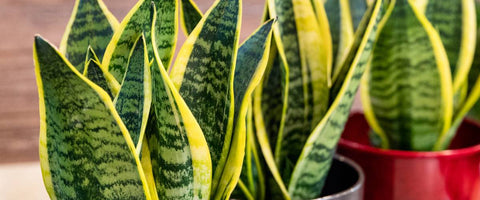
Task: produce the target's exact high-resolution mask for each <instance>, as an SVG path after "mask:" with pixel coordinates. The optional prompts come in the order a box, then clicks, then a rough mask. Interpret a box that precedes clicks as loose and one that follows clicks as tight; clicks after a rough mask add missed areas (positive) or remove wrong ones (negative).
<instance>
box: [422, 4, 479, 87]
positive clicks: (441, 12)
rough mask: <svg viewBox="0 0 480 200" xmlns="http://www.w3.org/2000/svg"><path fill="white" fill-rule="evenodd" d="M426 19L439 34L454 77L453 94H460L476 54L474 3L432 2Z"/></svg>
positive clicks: (428, 5)
mask: <svg viewBox="0 0 480 200" xmlns="http://www.w3.org/2000/svg"><path fill="white" fill-rule="evenodd" d="M425 15H426V17H427V18H428V20H429V21H430V22H431V23H432V25H433V26H434V27H435V29H436V30H437V31H438V32H439V34H440V37H441V39H442V42H443V45H444V47H445V50H446V52H447V56H448V61H449V63H450V70H451V73H452V76H454V79H453V91H454V93H458V92H459V91H460V89H461V87H462V86H463V85H464V84H466V78H467V76H468V71H469V70H470V66H471V65H472V61H473V56H474V53H475V39H476V29H477V27H476V16H475V2H474V0H449V1H438V0H436V1H434V0H430V1H428V4H427V7H426V11H425Z"/></svg>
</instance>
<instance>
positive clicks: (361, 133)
mask: <svg viewBox="0 0 480 200" xmlns="http://www.w3.org/2000/svg"><path fill="white" fill-rule="evenodd" d="M423 3H424V2H423ZM475 15H476V13H475V2H474V1H473V0H461V1H460V0H459V1H428V3H427V4H422V2H420V1H409V0H392V1H391V2H390V4H389V6H388V9H387V11H386V14H385V16H384V18H383V19H382V21H381V22H380V25H379V30H378V32H379V34H378V37H377V38H376V42H375V46H374V50H373V53H372V57H371V61H370V64H369V67H368V69H367V71H366V73H365V77H364V79H362V85H361V88H362V89H361V95H362V103H363V107H364V112H365V117H363V115H361V114H354V115H353V116H352V117H351V118H350V121H349V122H348V123H347V126H346V128H345V134H344V136H343V139H342V140H341V141H340V144H339V148H338V152H339V153H341V154H344V155H346V156H348V157H350V158H352V159H353V160H355V161H357V162H358V163H359V164H360V165H361V166H362V167H363V169H364V171H365V174H366V185H365V199H372V200H375V199H394V200H395V199H412V200H415V199H422V200H425V199H456V200H457V199H458V200H461V199H479V198H480V196H479V195H480V194H479V192H478V188H479V186H480V185H479V184H480V174H479V170H478V169H479V166H480V145H479V144H480V136H479V135H478V134H476V133H478V132H480V127H479V125H477V124H476V123H473V122H471V121H469V120H463V118H464V116H465V114H466V113H467V112H468V110H469V109H470V108H471V107H472V106H473V104H474V103H475V102H476V101H477V99H478V98H479V94H480V93H479V91H480V84H479V82H477V83H475V84H473V85H470V86H469V85H467V83H468V81H467V77H468V72H469V69H470V66H471V64H472V60H473V56H474V52H475V46H476V43H475V40H476V37H477V33H476V30H477V26H476V16H475ZM365 118H366V121H368V124H367V123H366V122H365ZM459 127H460V128H459ZM370 128H371V131H369V130H370ZM452 140H453V142H452Z"/></svg>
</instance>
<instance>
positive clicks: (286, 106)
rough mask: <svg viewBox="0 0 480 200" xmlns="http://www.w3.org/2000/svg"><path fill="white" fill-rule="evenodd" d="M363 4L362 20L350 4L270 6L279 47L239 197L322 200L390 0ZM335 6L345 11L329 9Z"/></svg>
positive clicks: (255, 111) (258, 108)
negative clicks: (275, 22) (380, 22)
mask: <svg viewBox="0 0 480 200" xmlns="http://www.w3.org/2000/svg"><path fill="white" fill-rule="evenodd" d="M363 2H364V3H365V7H364V11H363V12H365V15H364V17H363V20H362V21H361V22H360V20H358V19H357V18H354V20H353V19H352V16H351V13H353V12H351V11H350V9H349V8H348V6H349V1H327V2H323V1H267V3H266V4H267V6H266V14H265V17H266V18H270V17H276V18H277V20H278V23H277V24H276V25H274V28H273V33H274V34H273V35H274V41H275V42H273V43H272V48H271V52H270V59H269V63H268V67H267V69H266V72H265V76H264V77H263V79H262V82H261V83H260V85H259V86H258V87H257V89H256V90H255V94H254V98H253V100H252V103H251V104H252V106H251V108H252V109H250V110H249V112H248V115H247V116H248V118H247V144H246V153H245V154H246V156H245V162H244V166H243V169H242V174H241V179H240V181H239V184H238V187H237V190H236V192H235V195H234V197H235V198H239V199H313V198H318V197H320V195H321V192H322V188H323V186H324V183H325V179H326V177H327V174H328V171H329V169H330V165H331V163H332V159H333V157H334V152H335V148H336V145H337V142H338V140H339V138H340V134H341V132H342V130H343V125H344V123H345V121H346V119H347V118H348V114H349V111H350V107H351V105H352V101H353V99H354V95H353V94H355V92H356V90H357V87H358V84H359V82H360V78H361V76H362V74H363V72H364V70H365V66H366V63H367V61H368V58H369V55H370V51H371V46H372V42H373V39H374V38H375V37H376V30H377V25H378V22H379V19H380V18H381V16H383V13H384V6H385V1H375V2H372V4H371V6H370V7H369V9H368V10H367V9H366V8H367V6H366V1H363ZM327 6H329V7H328V8H324V7H327ZM335 6H336V9H337V10H338V11H341V12H334V10H333V9H329V8H330V7H331V8H335ZM190 7H194V6H190ZM356 8H361V7H356ZM365 10H366V11H365ZM327 11H330V12H327ZM358 12H361V11H358ZM340 16H341V17H340ZM353 22H356V23H353ZM340 24H341V26H340ZM329 26H331V29H330V28H329ZM335 26H338V27H335ZM354 28H356V31H354V30H355V29H354ZM354 32H355V34H354ZM334 35H335V37H334ZM350 178H352V180H353V179H355V180H359V177H358V176H357V177H355V176H353V175H352V176H351V177H350ZM352 183H355V181H352ZM352 186H353V184H352ZM352 186H350V187H352ZM352 188H353V189H352ZM352 188H350V189H351V191H350V192H352V191H353V192H352V193H354V194H361V188H360V187H356V186H355V187H352ZM336 189H338V188H336ZM337 192H338V191H337ZM350 195H351V193H350ZM352 196H355V195H352ZM337 197H338V196H337ZM326 198H327V199H328V198H329V197H326Z"/></svg>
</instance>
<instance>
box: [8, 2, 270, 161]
mask: <svg viewBox="0 0 480 200" xmlns="http://www.w3.org/2000/svg"><path fill="white" fill-rule="evenodd" d="M104 2H105V4H106V5H107V7H108V8H109V9H110V10H111V11H112V13H113V14H114V15H115V16H116V17H117V18H118V19H119V21H121V20H120V19H123V17H124V16H125V15H126V14H127V12H128V11H129V9H130V8H131V7H132V6H133V5H134V4H135V3H136V1H135V0H104ZM196 2H197V4H198V6H199V7H200V9H201V10H202V11H206V10H207V9H208V7H209V6H210V5H211V4H212V3H213V0H196ZM263 2H264V1H262V0H244V1H243V23H242V32H241V41H243V40H244V39H245V38H246V37H248V36H249V35H250V34H251V33H252V31H254V30H255V29H256V27H257V26H259V25H260V20H261V17H262V13H263V7H264V3H263ZM73 4H74V0H0V163H10V162H23V161H36V160H38V134H39V124H40V122H39V114H38V93H37V86H36V81H35V73H34V65H33V58H32V44H33V36H34V35H35V34H40V35H42V36H43V37H45V38H47V39H48V40H49V41H50V42H52V43H53V44H55V45H57V46H58V45H59V43H60V40H61V37H62V35H63V32H64V29H65V26H66V24H67V22H68V20H69V18H70V12H71V11H72V9H73ZM184 40H185V37H184V36H183V33H182V32H180V37H179V44H182V43H183V41H184ZM178 46H180V45H178ZM178 46H177V51H178Z"/></svg>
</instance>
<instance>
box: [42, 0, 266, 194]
mask: <svg viewBox="0 0 480 200" xmlns="http://www.w3.org/2000/svg"><path fill="white" fill-rule="evenodd" d="M241 5H242V4H241V0H218V1H216V2H215V3H214V5H213V6H212V7H211V8H210V9H209V11H208V12H207V13H206V14H205V16H203V18H201V20H200V21H199V23H198V24H197V25H196V26H194V28H193V29H192V34H190V36H189V37H188V39H187V41H186V43H185V44H184V45H183V46H182V48H181V50H180V52H179V53H178V55H177V60H176V61H175V63H174V64H173V66H172V67H171V69H170V71H171V73H170V74H169V73H167V69H168V67H169V65H170V62H171V60H172V55H173V49H175V48H174V47H175V45H176V44H175V43H176V34H177V33H176V30H177V24H178V19H177V13H178V10H177V1H175V0H155V1H144V0H140V1H139V2H138V3H137V4H136V5H135V6H134V8H133V9H132V10H131V11H130V12H129V13H128V14H127V16H126V17H125V18H124V20H123V21H122V22H121V23H120V24H119V23H118V22H117V20H116V19H115V17H114V16H113V15H112V14H111V13H110V12H109V11H108V10H107V8H106V6H105V5H104V4H103V2H102V1H101V0H77V1H76V3H75V8H74V11H73V14H72V18H71V20H70V22H69V24H68V27H67V30H66V32H65V35H64V38H63V40H62V43H61V46H60V50H57V49H56V48H55V47H54V46H53V45H52V44H50V43H49V42H47V41H46V40H44V39H43V38H42V37H40V36H35V42H34V48H33V49H34V60H35V72H36V76H37V85H38V91H39V107H40V119H41V121H40V160H41V167H42V174H43V178H44V183H45V187H46V189H47V191H48V193H49V195H50V197H51V198H52V199H228V198H229V196H230V194H231V192H232V191H233V189H234V187H235V185H236V184H237V181H238V179H239V176H240V172H241V167H242V164H243V156H244V152H245V150H244V148H245V142H244V141H245V137H246V136H245V135H246V124H245V119H246V115H247V110H248V107H249V105H250V104H249V103H248V101H247V100H249V99H250V98H251V95H252V92H253V88H255V86H256V85H257V84H258V83H259V81H260V79H261V77H262V75H263V72H264V71H265V68H266V64H267V59H268V55H269V52H270V49H269V47H270V40H271V39H270V38H271V35H272V25H273V23H274V21H273V20H269V21H267V22H266V23H265V24H263V25H262V26H261V27H260V28H259V29H258V30H257V31H255V32H254V33H253V34H252V35H251V36H250V37H249V38H248V39H247V40H246V42H245V43H243V44H242V45H238V33H239V29H240V19H241ZM212 32H214V33H215V34H212ZM82 59H83V60H82ZM212 116H213V117H212Z"/></svg>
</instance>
